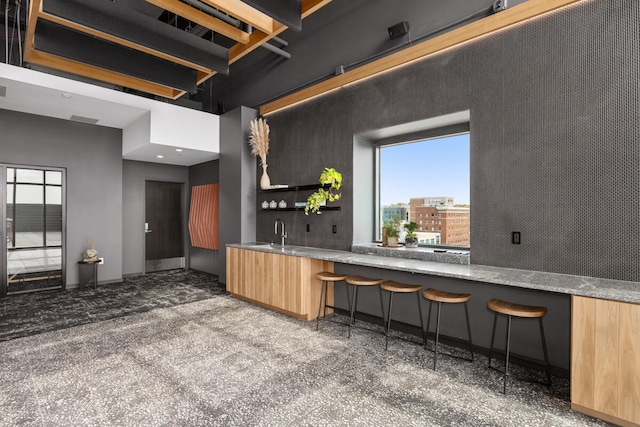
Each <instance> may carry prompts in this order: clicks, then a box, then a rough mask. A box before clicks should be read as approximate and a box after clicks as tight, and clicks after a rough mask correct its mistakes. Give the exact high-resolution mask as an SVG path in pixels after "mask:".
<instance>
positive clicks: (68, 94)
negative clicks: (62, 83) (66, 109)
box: [60, 92, 72, 99]
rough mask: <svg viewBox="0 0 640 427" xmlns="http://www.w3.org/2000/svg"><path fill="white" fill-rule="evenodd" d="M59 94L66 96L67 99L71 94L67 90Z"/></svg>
mask: <svg viewBox="0 0 640 427" xmlns="http://www.w3.org/2000/svg"><path fill="white" fill-rule="evenodd" d="M60 95H62V97H63V98H67V99H69V98H71V96H72V95H71V94H70V93H69V92H62V93H61V94H60Z"/></svg>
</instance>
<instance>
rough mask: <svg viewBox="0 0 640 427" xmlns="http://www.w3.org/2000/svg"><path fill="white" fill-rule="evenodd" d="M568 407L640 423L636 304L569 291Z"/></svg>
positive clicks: (608, 418)
mask: <svg viewBox="0 0 640 427" xmlns="http://www.w3.org/2000/svg"><path fill="white" fill-rule="evenodd" d="M571 305H572V309H571V310H572V321H571V329H572V331H571V337H572V343H571V408H572V409H574V410H576V411H579V412H583V413H586V414H588V415H592V416H595V417H598V418H602V419H604V420H606V421H611V422H614V423H616V424H620V425H640V305H638V304H630V303H623V302H616V301H608V300H602V299H596V298H586V297H579V296H573V297H572V303H571Z"/></svg>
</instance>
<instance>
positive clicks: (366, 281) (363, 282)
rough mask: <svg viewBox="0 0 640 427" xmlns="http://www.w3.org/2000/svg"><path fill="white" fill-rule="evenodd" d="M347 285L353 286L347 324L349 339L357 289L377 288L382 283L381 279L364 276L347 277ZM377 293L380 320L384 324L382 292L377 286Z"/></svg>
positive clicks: (354, 312) (356, 301)
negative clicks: (380, 311) (378, 296)
mask: <svg viewBox="0 0 640 427" xmlns="http://www.w3.org/2000/svg"><path fill="white" fill-rule="evenodd" d="M345 281H346V282H347V283H348V284H350V285H352V286H353V299H352V300H351V311H350V312H351V321H350V322H349V336H348V338H351V327H352V325H353V323H354V322H355V315H356V306H357V304H358V288H359V287H360V286H378V285H379V284H380V283H382V282H384V280H383V279H370V278H368V277H364V276H349V277H347V279H346V280H345ZM378 293H379V295H380V310H382V320H383V322H384V307H383V306H382V291H381V290H380V287H379V286H378Z"/></svg>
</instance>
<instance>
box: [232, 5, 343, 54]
mask: <svg viewBox="0 0 640 427" xmlns="http://www.w3.org/2000/svg"><path fill="white" fill-rule="evenodd" d="M329 3H331V0H302V10H301V13H300V16H301V17H302V19H304V18H306V17H307V16H309V15H311V14H312V13H313V12H315V11H316V10H318V9H320V8H321V7H323V6H326V5H327V4H329ZM286 29H287V27H286V26H284V25H283V24H280V23H276V25H275V26H274V28H273V32H272V33H271V34H266V33H264V32H262V31H254V32H253V33H251V37H250V39H249V43H246V44H244V45H240V44H236V45H234V46H232V47H231V48H230V49H229V65H231V64H233V63H234V62H236V61H237V60H239V59H240V58H242V57H244V56H245V55H247V54H249V53H251V52H253V51H254V50H256V49H257V48H259V47H260V45H261V44H263V43H266V42H268V41H269V40H271V39H272V38H274V37H275V36H277V35H278V34H280V33H282V32H283V31H284V30H286Z"/></svg>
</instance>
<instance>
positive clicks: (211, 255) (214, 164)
mask: <svg viewBox="0 0 640 427" xmlns="http://www.w3.org/2000/svg"><path fill="white" fill-rule="evenodd" d="M219 163H220V161H219V160H213V161H211V162H205V163H200V164H198V165H194V166H191V167H189V187H190V189H189V192H188V193H189V194H187V197H188V205H189V206H191V187H194V186H196V185H207V184H216V183H218V174H219ZM187 220H188V219H187ZM218 220H219V218H218ZM224 250H225V248H224V246H220V250H218V251H213V250H211V249H204V248H196V247H194V246H191V241H189V268H192V269H194V270H199V271H204V272H207V273H211V274H216V275H217V274H218V268H217V267H218V265H219V261H218V257H219V256H220V251H224Z"/></svg>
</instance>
